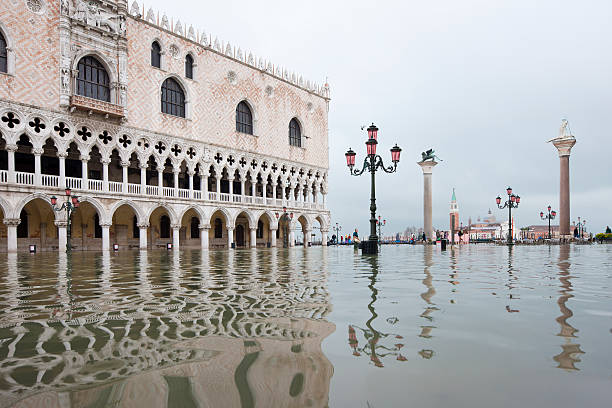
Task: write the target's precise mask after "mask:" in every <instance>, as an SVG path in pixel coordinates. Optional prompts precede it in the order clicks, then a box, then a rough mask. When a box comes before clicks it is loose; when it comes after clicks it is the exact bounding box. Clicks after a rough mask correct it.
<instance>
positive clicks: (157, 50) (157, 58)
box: [151, 41, 161, 68]
mask: <svg viewBox="0 0 612 408" xmlns="http://www.w3.org/2000/svg"><path fill="white" fill-rule="evenodd" d="M151 66H153V67H156V68H161V47H160V46H159V43H158V42H157V41H153V44H151Z"/></svg>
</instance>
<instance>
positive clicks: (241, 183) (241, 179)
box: [240, 176, 246, 202]
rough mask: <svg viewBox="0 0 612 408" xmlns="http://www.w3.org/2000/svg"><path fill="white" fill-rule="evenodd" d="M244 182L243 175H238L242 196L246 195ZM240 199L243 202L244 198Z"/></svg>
mask: <svg viewBox="0 0 612 408" xmlns="http://www.w3.org/2000/svg"><path fill="white" fill-rule="evenodd" d="M244 182H245V180H244V176H240V195H241V196H243V197H244V196H245V195H246V194H245V191H244ZM242 201H243V202H244V200H242Z"/></svg>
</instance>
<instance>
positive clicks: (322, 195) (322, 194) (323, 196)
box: [321, 192, 327, 208]
mask: <svg viewBox="0 0 612 408" xmlns="http://www.w3.org/2000/svg"><path fill="white" fill-rule="evenodd" d="M325 196H327V194H325V193H324V192H321V199H322V200H323V208H325Z"/></svg>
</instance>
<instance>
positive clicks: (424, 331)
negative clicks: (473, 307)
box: [419, 245, 438, 358]
mask: <svg viewBox="0 0 612 408" xmlns="http://www.w3.org/2000/svg"><path fill="white" fill-rule="evenodd" d="M423 257H424V266H425V268H424V270H423V272H424V273H425V279H423V280H422V281H421V282H422V283H423V285H424V286H425V288H427V291H425V292H423V293H421V299H423V300H424V301H425V303H426V304H425V310H424V311H423V313H421V315H420V316H421V317H422V318H424V319H426V320H428V321H429V322H431V321H433V317H432V316H431V313H433V312H434V311H436V310H438V308H437V307H436V306H435V303H434V302H432V301H431V299H432V298H433V297H434V295H435V294H436V289H435V288H434V286H433V276H431V273H430V271H429V270H430V269H431V266H432V265H433V261H432V257H433V248H432V247H431V246H430V245H425V246H424V247H423ZM434 328H435V326H421V333H420V334H419V337H422V338H431V337H432V336H431V331H432V330H433V329H434ZM419 354H420V355H421V356H422V357H423V358H431V357H432V356H433V351H432V350H421V351H420V352H419Z"/></svg>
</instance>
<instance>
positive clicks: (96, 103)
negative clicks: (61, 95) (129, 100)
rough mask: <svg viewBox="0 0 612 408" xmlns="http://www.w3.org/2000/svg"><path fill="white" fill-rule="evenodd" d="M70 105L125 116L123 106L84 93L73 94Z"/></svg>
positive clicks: (105, 113)
mask: <svg viewBox="0 0 612 408" xmlns="http://www.w3.org/2000/svg"><path fill="white" fill-rule="evenodd" d="M70 106H71V107H74V108H77V109H80V110H85V111H92V112H96V113H101V114H103V115H108V116H114V117H117V118H121V117H123V106H120V105H115V104H112V103H109V102H105V101H100V100H98V99H93V98H88V97H86V96H83V95H72V97H71V98H70Z"/></svg>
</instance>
